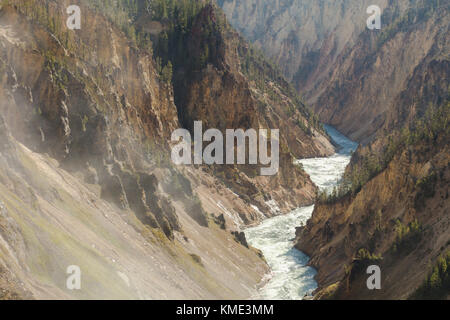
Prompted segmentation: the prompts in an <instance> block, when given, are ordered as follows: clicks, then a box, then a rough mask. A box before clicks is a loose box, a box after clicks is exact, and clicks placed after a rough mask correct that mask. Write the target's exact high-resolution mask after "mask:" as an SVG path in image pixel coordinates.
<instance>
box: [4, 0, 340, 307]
mask: <svg viewBox="0 0 450 320" xmlns="http://www.w3.org/2000/svg"><path fill="white" fill-rule="evenodd" d="M192 3H194V2H192ZM70 4H71V3H70V2H69V1H57V2H55V1H35V0H26V1H22V0H20V1H14V0H13V1H8V3H6V1H5V2H2V6H1V9H0V116H1V117H0V161H1V163H2V165H1V167H0V205H1V206H0V209H1V213H2V214H1V216H0V226H1V228H0V286H1V287H2V288H3V287H4V288H5V291H2V293H1V295H0V297H1V298H28V297H32V298H64V299H65V298H88V299H93V298H144V299H146V298H152V299H154V298H193V299H196V298H241V299H244V298H249V297H251V296H253V294H254V291H255V288H256V285H257V284H258V283H259V281H260V280H261V278H262V277H263V275H264V274H265V273H266V272H267V270H268V267H267V265H266V263H265V262H264V260H263V259H261V255H260V253H259V252H258V251H256V250H254V249H253V248H248V246H246V241H245V237H243V234H242V232H241V230H240V228H241V227H242V226H244V225H246V224H253V223H257V222H258V221H260V220H261V219H264V218H266V216H271V215H273V214H274V213H273V212H272V211H271V210H270V208H269V207H268V206H267V204H266V202H267V201H268V200H270V199H272V200H275V201H277V202H278V203H279V206H280V209H281V210H282V211H281V212H287V211H289V210H290V209H292V208H295V207H297V206H299V205H303V204H310V203H312V202H313V199H314V197H315V189H316V188H315V186H314V185H313V183H312V182H311V180H310V179H309V177H308V176H307V175H306V174H305V172H303V171H302V170H301V168H298V167H295V166H294V165H293V160H294V158H295V157H301V156H307V157H313V156H322V155H329V154H331V153H333V151H334V148H333V146H332V145H331V143H330V142H329V141H328V138H327V137H326V135H325V134H324V132H323V131H322V130H321V128H320V125H319V123H318V121H317V118H316V117H314V116H313V115H312V113H311V112H310V111H309V110H308V109H307V108H306V107H305V106H304V105H303V104H302V103H301V101H300V99H299V98H298V97H297V96H296V95H295V94H294V93H293V91H292V90H291V89H290V87H289V85H288V83H287V82H286V81H285V80H284V79H283V78H282V77H281V76H279V74H278V73H277V72H276V71H275V68H274V67H273V66H270V64H269V63H268V62H266V60H265V59H264V58H263V57H262V56H258V57H257V58H255V57H253V56H249V57H247V69H245V70H244V67H243V66H242V62H243V60H244V58H245V52H246V51H247V50H250V49H249V45H248V44H247V43H245V41H244V40H243V39H242V38H241V37H240V36H239V35H238V34H237V33H236V32H235V31H233V30H232V28H231V27H230V26H228V25H219V22H220V21H219V19H215V18H214V17H215V16H218V15H221V14H220V13H218V9H217V8H215V7H212V6H205V4H202V5H201V6H200V7H199V8H196V9H195V8H194V10H193V11H192V12H194V14H193V16H192V17H191V18H192V19H193V21H194V22H195V23H196V24H195V25H194V28H190V29H189V28H188V29H186V30H184V31H177V32H179V35H181V34H183V36H186V37H187V38H186V39H190V40H192V42H189V41H187V42H186V43H183V42H181V43H180V44H179V45H180V46H179V47H177V49H176V50H179V51H171V52H165V53H164V54H162V52H163V50H162V49H161V48H162V46H163V45H164V41H163V40H161V42H158V41H159V39H164V36H167V35H164V33H167V32H168V31H169V30H172V29H171V28H173V24H174V22H173V21H171V19H172V18H173V16H171V17H170V19H169V17H160V18H156V17H153V16H151V15H149V12H148V11H147V10H146V8H140V9H142V10H137V11H136V8H134V7H131V6H122V5H120V6H118V7H117V8H114V9H112V8H108V7H105V6H104V2H103V1H80V3H79V5H80V10H81V17H82V21H81V29H79V30H78V29H76V30H69V29H68V28H67V27H66V19H67V14H66V13H65V12H66V8H67V6H69V5H70ZM137 12H139V15H138V14H137ZM155 14H156V13H155ZM171 15H172V13H171ZM191 18H190V19H191ZM153 19H154V20H153ZM191 27H192V26H191ZM176 35H177V34H176V32H175V33H171V35H170V36H171V37H172V36H174V37H176ZM167 37H168V36H167ZM171 39H172V38H171ZM198 39H200V40H201V43H200V44H201V45H200V48H202V49H203V48H204V47H203V42H204V43H207V44H209V45H210V47H211V48H216V49H217V50H216V51H214V52H213V50H212V49H211V51H210V54H209V55H208V56H207V57H206V58H204V59H203V58H202V59H200V60H199V64H198V65H197V64H194V66H195V68H196V69H195V70H189V71H191V73H185V74H183V69H184V67H186V65H184V64H183V63H182V60H175V59H173V57H172V56H171V55H172V54H173V52H181V53H182V54H184V53H185V54H186V55H187V56H193V55H196V54H197V50H198V48H197V47H196V46H195V45H194V44H195V40H198ZM153 50H154V51H153ZM171 50H175V49H173V48H171ZM169 59H172V60H173V63H172V64H169V63H168V61H167V60H169ZM205 62H206V63H205ZM161 63H164V64H163V65H161ZM250 64H251V67H250ZM170 65H171V66H172V67H170ZM250 68H251V70H252V72H253V73H252V72H250V71H249V70H250ZM255 70H257V72H258V74H259V76H260V78H258V79H256V77H255V72H256V71H255ZM257 81H258V83H257V84H256V82H257ZM191 120H202V121H204V122H205V123H206V124H207V125H208V127H216V128H218V129H220V130H225V129H227V128H230V129H238V128H243V129H246V128H251V127H254V129H256V130H257V129H259V128H274V129H280V130H281V131H282V133H281V141H280V142H281V151H280V152H281V157H280V163H281V167H280V172H279V174H278V175H276V176H273V177H260V176H258V175H255V174H254V173H255V172H256V171H257V170H256V169H257V168H255V167H251V166H238V167H220V168H216V167H207V166H203V167H194V166H190V167H175V166H174V165H173V164H172V163H171V161H170V146H169V143H170V137H171V134H172V132H173V131H174V130H176V129H177V128H181V127H186V128H188V129H190V125H189V123H190V121H191ZM252 205H253V207H252ZM255 206H256V207H258V208H259V209H258V210H255V209H254V208H255ZM264 214H265V215H264ZM71 265H75V266H79V267H80V268H81V271H82V277H83V279H84V280H83V281H85V282H82V288H84V290H83V289H82V290H81V291H70V290H69V291H68V290H67V288H66V286H65V281H66V278H67V273H66V270H67V267H69V266H71ZM22 283H23V285H22Z"/></svg>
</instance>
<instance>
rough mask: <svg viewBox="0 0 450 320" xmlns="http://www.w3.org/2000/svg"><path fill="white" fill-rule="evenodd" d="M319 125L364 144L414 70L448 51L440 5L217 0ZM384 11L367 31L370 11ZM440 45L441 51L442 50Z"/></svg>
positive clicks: (445, 6) (445, 15) (445, 17)
mask: <svg viewBox="0 0 450 320" xmlns="http://www.w3.org/2000/svg"><path fill="white" fill-rule="evenodd" d="M218 2H219V4H220V5H221V6H222V7H223V8H224V11H225V12H226V13H227V15H228V17H229V18H230V21H231V23H232V24H233V25H234V26H235V27H236V28H238V29H239V30H241V31H242V32H243V33H244V34H245V35H246V36H247V37H248V39H250V40H251V41H253V42H255V43H256V44H257V45H258V46H260V47H261V48H262V49H263V50H264V51H265V52H266V53H267V54H268V55H269V56H270V57H271V58H272V59H273V60H274V61H275V62H276V63H278V64H280V66H281V68H282V70H283V71H284V74H285V75H286V76H287V77H288V78H289V79H290V80H292V82H293V84H294V85H295V86H296V88H297V90H298V91H299V92H301V94H302V95H303V96H304V97H305V98H306V101H307V102H308V103H309V104H311V105H312V106H313V107H314V109H315V111H316V112H317V113H318V114H319V116H320V119H321V120H322V121H323V122H324V123H328V124H331V125H333V126H335V127H337V128H338V129H339V130H340V131H341V132H343V133H345V134H346V135H348V136H349V137H350V138H352V139H354V140H357V141H360V142H364V143H367V142H369V141H371V140H372V139H373V138H374V137H375V134H376V133H377V132H378V130H380V128H381V127H383V125H384V121H385V120H386V117H387V113H388V112H389V110H390V109H392V108H391V106H392V104H393V103H394V101H395V99H396V98H397V96H398V95H399V94H400V93H401V92H403V91H404V90H405V89H407V88H408V86H407V84H408V81H409V79H410V78H411V77H412V76H413V73H414V72H415V70H416V68H418V67H419V66H420V65H422V64H425V65H426V64H427V63H429V61H430V60H431V59H430V57H431V56H433V55H434V56H435V57H442V56H445V55H446V53H447V52H448V47H445V45H446V43H448V41H446V40H445V39H446V38H447V37H448V35H447V34H448V21H449V19H448V4H446V3H445V2H442V1H409V0H405V1H376V2H375V3H374V2H373V1H372V2H371V1H356V0H355V1H344V0H341V1H292V0H285V1H276V2H275V3H274V2H273V1H264V0H260V1H257V0H255V1H240V0H235V1H218ZM373 4H375V5H378V6H379V7H380V9H381V10H382V16H381V22H382V26H381V30H368V29H367V27H366V20H367V18H368V17H369V15H368V14H367V13H366V9H367V8H368V7H369V5H373ZM443 44H444V45H443Z"/></svg>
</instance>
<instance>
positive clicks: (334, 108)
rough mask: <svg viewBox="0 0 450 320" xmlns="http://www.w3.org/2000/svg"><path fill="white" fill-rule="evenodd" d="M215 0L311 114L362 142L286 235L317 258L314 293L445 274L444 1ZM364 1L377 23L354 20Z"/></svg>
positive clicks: (356, 294) (396, 284) (411, 288)
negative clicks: (373, 280)
mask: <svg viewBox="0 0 450 320" xmlns="http://www.w3.org/2000/svg"><path fill="white" fill-rule="evenodd" d="M218 3H219V5H220V6H222V8H224V11H225V12H226V13H227V16H228V17H229V19H230V21H231V23H232V24H233V25H234V26H235V27H236V28H238V29H239V30H241V31H242V32H243V33H244V34H245V36H246V37H247V38H248V39H250V40H251V41H252V42H254V43H255V44H256V45H257V46H258V47H260V48H261V49H262V50H264V51H265V52H266V53H267V54H268V55H269V56H270V57H271V58H272V59H273V60H274V61H275V62H276V63H278V64H280V66H281V68H282V70H283V72H284V74H285V75H286V76H287V77H288V78H289V79H290V80H291V81H292V83H293V84H294V85H295V86H296V88H297V90H298V91H299V92H301V93H302V94H303V95H304V96H305V97H306V98H307V101H308V102H309V103H310V104H311V105H313V106H314V109H315V111H316V112H317V113H318V115H319V117H320V119H321V120H322V121H324V122H325V123H328V124H331V125H333V126H335V127H336V128H338V129H339V130H340V131H341V132H343V133H344V134H346V135H348V136H349V137H350V138H352V139H354V140H357V141H359V142H362V143H363V145H362V146H360V147H359V148H358V150H357V151H356V152H355V154H354V155H353V157H352V160H351V164H350V166H349V168H348V169H347V172H346V174H345V177H344V179H343V182H342V185H341V186H340V188H339V189H337V190H336V191H335V192H334V193H333V194H331V195H326V194H323V195H321V196H320V199H319V203H318V204H317V205H316V208H315V210H314V213H313V216H312V218H311V220H310V221H309V222H308V224H307V226H305V227H303V228H299V230H298V239H297V247H298V248H299V249H300V250H302V251H304V252H306V253H307V254H309V255H311V264H312V265H313V266H315V267H316V268H317V269H318V275H317V280H318V282H319V290H318V291H317V295H316V297H317V298H340V299H344V298H361V299H376V298H389V299H398V298H408V297H410V296H411V295H412V294H413V293H414V292H415V291H416V290H417V289H418V288H419V286H420V285H421V284H422V283H424V285H423V286H422V289H421V290H422V291H421V292H425V291H426V290H431V289H430V287H432V285H430V283H431V282H433V281H431V280H430V279H431V276H430V277H428V276H429V272H432V273H433V276H434V279H436V274H438V275H439V274H440V273H442V272H444V274H445V271H442V270H441V269H442V268H438V267H435V265H436V262H437V261H438V259H439V257H441V256H443V257H444V258H443V259H444V260H445V256H446V253H447V251H448V246H449V234H450V233H449V224H448V223H449V222H448V212H449V203H448V191H447V189H448V160H449V150H448V117H449V115H448V107H449V105H448V103H447V101H448V98H449V96H448V95H449V91H448V88H449V71H450V69H449V57H448V52H450V50H449V49H450V48H449V36H448V34H449V32H448V31H449V21H450V19H449V7H448V4H447V3H446V2H442V1H377V2H375V3H374V2H364V1H344V0H343V1H288V0H286V1H275V2H274V1H264V0H261V1H258V0H255V1H239V0H230V1H226V0H224V1H218ZM372 4H376V5H378V6H379V7H380V8H381V9H382V19H381V20H382V27H381V30H368V29H367V28H366V19H367V18H368V14H366V8H367V7H368V6H369V5H372ZM436 117H437V118H439V117H440V118H442V121H443V122H441V123H439V121H437V119H436ZM430 119H434V120H433V121H432V120H430ZM425 124H426V125H425ZM424 126H425V127H424ZM370 264H377V265H380V266H381V269H382V274H383V289H382V290H381V291H376V290H375V291H370V290H368V289H367V287H366V279H367V277H368V276H367V275H366V274H365V268H366V267H367V266H368V265H370ZM441 265H442V264H441ZM436 268H437V269H436ZM433 270H434V271H433ZM435 270H440V271H439V272H437V273H436V272H435ZM430 274H431V273H430ZM441 276H442V275H441ZM427 277H428V278H427ZM437 278H438V279H439V276H437ZM426 279H427V280H426ZM442 279H444V278H442ZM434 282H435V283H434V285H436V281H434ZM441 285H442V287H440V288H441V289H442V288H444V287H445V285H448V284H444V280H442V283H441ZM423 288H427V289H426V290H425V289H423ZM441 289H439V290H441ZM424 290H425V291H424ZM439 290H438V291H439ZM445 290H447V291H448V287H447V289H445V288H444V292H445ZM419 291H420V290H419ZM441 291H442V290H441ZM427 292H428V291H427ZM414 296H417V294H416V295H414ZM425 297H426V295H425ZM435 297H436V296H435ZM439 297H440V298H442V297H444V298H445V297H446V295H445V294H444V295H441V296H439Z"/></svg>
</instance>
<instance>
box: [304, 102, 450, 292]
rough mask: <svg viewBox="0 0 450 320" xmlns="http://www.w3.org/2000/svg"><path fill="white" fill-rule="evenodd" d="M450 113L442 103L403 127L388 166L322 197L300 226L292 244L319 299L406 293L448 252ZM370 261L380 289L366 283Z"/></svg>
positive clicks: (447, 104)
mask: <svg viewBox="0 0 450 320" xmlns="http://www.w3.org/2000/svg"><path fill="white" fill-rule="evenodd" d="M449 113H450V104H449V103H448V102H447V103H446V105H445V106H444V107H443V109H441V110H440V111H439V112H437V113H436V114H435V115H434V120H432V121H430V122H427V123H428V124H427V125H425V126H424V127H422V129H416V131H411V132H409V133H407V134H405V136H404V139H406V140H402V142H398V143H399V146H397V147H396V148H395V151H394V152H393V156H392V160H391V161H389V162H388V164H387V166H386V168H385V169H383V170H381V171H380V172H378V173H377V174H376V175H375V176H374V177H373V178H372V179H370V180H369V181H368V182H366V183H365V184H364V185H363V186H362V187H361V190H360V191H358V192H356V193H351V192H350V193H347V194H346V195H345V196H341V197H340V198H338V199H334V198H331V199H330V198H329V199H326V200H323V201H321V202H319V203H318V204H317V205H316V208H315V210H314V213H313V216H312V218H311V220H309V221H308V223H307V225H306V226H305V227H302V228H299V229H298V230H297V245H296V246H297V248H299V249H300V250H302V251H304V252H306V253H307V254H309V255H311V260H310V263H311V265H313V266H315V267H316V268H317V269H318V275H317V280H318V282H319V290H318V291H317V292H316V294H317V295H316V298H318V299H324V298H333V299H407V298H410V297H411V296H413V294H414V293H415V292H416V290H417V289H418V288H419V286H420V285H422V283H424V282H425V280H426V278H427V276H428V274H429V272H431V271H432V268H433V267H434V265H435V264H436V262H437V261H438V259H439V258H440V257H441V256H444V257H445V256H446V255H447V252H448V251H449V249H450V221H449V214H448V210H449V207H450V203H449V196H448V185H449V178H450V172H449V165H450V157H449V145H448V140H449V126H448V124H449V121H450V115H449ZM427 121H428V120H427ZM423 128H425V129H423ZM422 130H423V131H422ZM364 159H367V158H364ZM353 170H355V171H356V170H357V169H353ZM358 174H364V173H363V172H362V170H360V169H359V171H358ZM370 265H378V266H380V268H381V272H382V274H381V276H382V288H381V290H374V291H371V290H368V288H367V286H366V281H367V278H368V277H369V275H367V274H366V269H367V267H368V266H370ZM427 285H428V284H427ZM442 285H443V288H444V291H443V292H447V294H445V293H444V295H443V296H442V295H441V296H438V298H446V297H448V289H449V288H448V287H444V286H447V285H448V284H442ZM445 288H446V289H445ZM424 297H425V298H426V297H427V296H424ZM429 298H430V296H429Z"/></svg>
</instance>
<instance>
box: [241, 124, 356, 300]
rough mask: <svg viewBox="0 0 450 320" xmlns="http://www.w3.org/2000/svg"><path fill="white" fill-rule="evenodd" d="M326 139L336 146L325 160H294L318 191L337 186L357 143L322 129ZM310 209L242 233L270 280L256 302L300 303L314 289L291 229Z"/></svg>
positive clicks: (311, 270) (330, 129)
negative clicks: (263, 260) (267, 269)
mask: <svg viewBox="0 0 450 320" xmlns="http://www.w3.org/2000/svg"><path fill="white" fill-rule="evenodd" d="M325 129H326V130H327V132H328V134H329V135H330V137H331V138H332V139H333V140H334V141H335V142H336V143H337V144H338V145H339V146H340V149H339V150H338V152H337V153H336V154H334V155H332V156H330V157H327V158H315V159H302V160H298V162H299V163H301V164H302V165H303V168H304V170H305V171H306V172H307V173H308V174H309V175H310V177H311V180H312V181H313V182H314V183H315V184H316V185H317V186H318V187H319V188H320V189H321V190H327V191H329V190H332V189H333V187H334V186H336V185H337V184H338V183H339V180H340V179H341V177H342V175H343V173H344V171H345V167H346V166H347V164H348V163H349V161H350V157H351V153H352V151H354V150H355V149H356V148H357V146H358V145H357V143H355V142H353V141H351V140H349V139H348V138H346V137H345V136H343V135H342V134H341V133H339V132H338V131H337V130H336V129H334V128H333V127H330V126H325ZM313 209H314V206H309V207H303V208H298V209H296V210H294V211H292V212H290V213H288V214H286V215H282V216H277V217H274V218H270V219H267V220H265V221H263V222H262V223H261V224H260V225H258V226H256V227H252V228H248V229H246V230H245V235H246V238H247V241H248V243H249V244H250V245H251V246H253V247H255V248H258V249H260V250H261V251H262V252H263V254H264V257H265V258H266V260H267V263H268V264H269V266H270V268H271V274H270V279H269V280H268V281H267V283H266V284H265V285H264V287H262V288H261V289H260V291H259V296H258V297H256V298H258V299H267V300H300V299H303V297H304V296H305V294H311V293H312V292H313V291H314V290H315V289H316V288H317V283H316V281H315V280H314V276H315V275H316V270H315V269H314V268H311V267H308V266H307V263H308V259H309V258H308V256H306V255H305V254H303V253H302V252H301V251H299V250H297V249H295V248H294V247H293V245H294V243H293V239H294V238H295V228H296V227H298V226H300V225H301V224H302V223H306V221H307V220H308V219H309V218H310V217H311V214H312V212H313Z"/></svg>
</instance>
